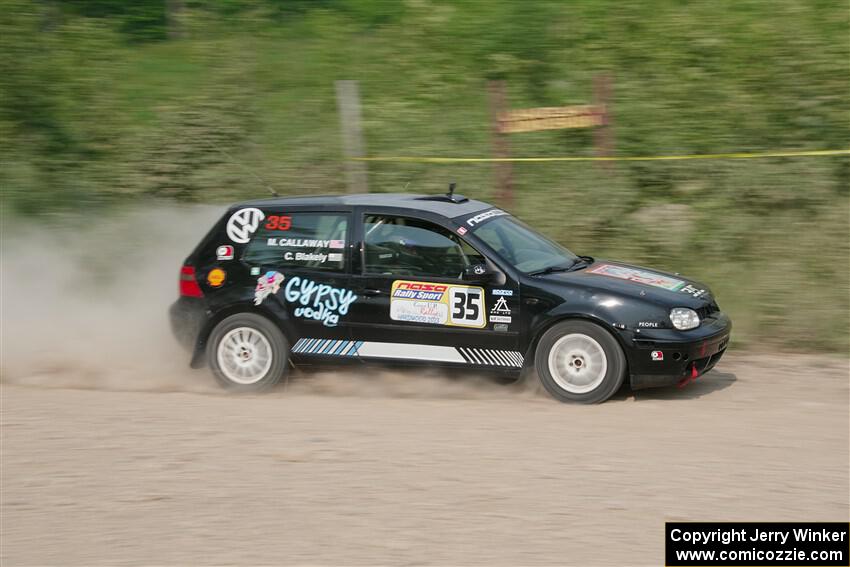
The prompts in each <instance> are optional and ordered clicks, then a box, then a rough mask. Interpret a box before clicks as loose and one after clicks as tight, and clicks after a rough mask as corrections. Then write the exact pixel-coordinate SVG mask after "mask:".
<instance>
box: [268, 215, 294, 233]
mask: <svg viewBox="0 0 850 567" xmlns="http://www.w3.org/2000/svg"><path fill="white" fill-rule="evenodd" d="M291 226H292V217H288V216H285V215H270V216H269V222H267V223H266V230H289V228H290V227H291Z"/></svg>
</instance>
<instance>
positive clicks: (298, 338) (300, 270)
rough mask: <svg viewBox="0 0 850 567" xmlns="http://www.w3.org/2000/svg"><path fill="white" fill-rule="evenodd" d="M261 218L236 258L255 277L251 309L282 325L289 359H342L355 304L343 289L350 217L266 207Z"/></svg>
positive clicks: (353, 294) (349, 247) (348, 256)
mask: <svg viewBox="0 0 850 567" xmlns="http://www.w3.org/2000/svg"><path fill="white" fill-rule="evenodd" d="M263 213H264V218H263V220H262V222H261V224H260V226H259V227H258V229H257V231H256V233H255V235H254V237H253V238H252V240H251V242H250V243H249V244H248V246H247V247H246V250H245V252H244V254H243V257H242V261H243V262H244V263H245V264H247V265H248V266H249V268H250V270H251V275H252V277H254V278H256V288H255V292H254V305H255V306H256V307H257V308H258V309H262V310H265V311H270V312H271V313H273V314H275V315H276V316H277V317H278V318H279V319H282V320H284V325H285V327H286V328H287V329H288V330H289V333H288V334H289V335H290V337H289V338H290V341H291V342H292V345H291V349H292V353H293V354H294V355H298V354H301V353H307V352H309V353H311V354H315V355H319V356H344V355H345V354H346V353H347V350H346V349H347V348H349V347H350V346H351V341H349V340H348V339H349V330H348V326H347V324H348V315H349V312H350V308H351V305H352V304H353V303H354V302H355V301H357V293H356V292H354V291H353V290H352V289H351V288H350V286H349V274H350V272H349V270H350V263H351V251H352V250H353V249H354V248H353V246H352V245H351V237H350V231H351V218H350V216H351V215H350V212H349V211H344V210H336V211H335V210H328V211H325V210H322V211H310V210H291V209H286V208H281V207H269V208H264V209H263ZM308 347H309V348H308Z"/></svg>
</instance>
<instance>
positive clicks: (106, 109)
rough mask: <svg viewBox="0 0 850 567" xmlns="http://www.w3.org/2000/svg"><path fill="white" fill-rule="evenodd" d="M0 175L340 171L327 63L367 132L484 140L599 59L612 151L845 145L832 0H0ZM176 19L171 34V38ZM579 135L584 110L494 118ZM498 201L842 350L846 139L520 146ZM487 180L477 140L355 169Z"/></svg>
mask: <svg viewBox="0 0 850 567" xmlns="http://www.w3.org/2000/svg"><path fill="white" fill-rule="evenodd" d="M0 11H2V13H3V15H4V16H3V18H2V19H0V151H2V155H3V166H2V169H0V189H2V199H3V206H4V209H6V210H12V211H24V212H28V213H46V212H51V211H54V210H56V209H57V208H60V209H61V208H67V207H75V206H80V205H87V206H91V205H106V204H109V203H113V202H118V201H126V200H128V199H133V198H136V197H139V196H149V195H155V196H159V197H168V198H172V199H177V200H181V201H192V202H207V201H232V200H237V199H241V198H246V197H255V196H261V195H264V194H265V188H264V187H262V184H261V183H259V182H257V180H256V179H255V178H254V177H253V176H252V175H251V174H250V173H248V171H252V172H255V173H256V174H258V175H259V176H260V177H262V178H263V179H264V180H266V181H268V182H269V183H270V184H272V185H273V186H274V187H275V188H276V189H277V190H278V191H280V192H281V193H284V194H302V193H330V192H339V191H344V189H345V188H344V185H343V175H342V156H341V149H340V133H339V125H338V117H337V114H336V105H335V100H334V88H333V82H334V81H335V80H338V79H357V80H359V81H360V88H361V96H362V99H363V123H364V128H365V137H366V145H367V148H368V151H369V153H370V154H372V155H400V154H401V155H437V156H465V157H469V156H473V157H474V156H483V157H486V156H490V155H491V152H492V147H491V136H490V116H489V112H488V100H487V95H486V81H487V80H489V79H494V78H498V79H503V80H505V81H506V83H507V85H508V98H509V100H510V104H511V106H512V107H515V108H520V107H530V106H541V105H562V104H576V103H586V102H589V101H590V99H591V93H592V82H593V77H594V75H596V74H597V73H600V72H607V73H610V74H611V75H612V76H613V77H614V92H613V96H614V100H613V104H612V108H613V112H614V136H615V140H616V141H615V146H616V151H617V153H618V154H620V155H652V154H685V153H724V152H736V151H763V150H779V149H825V148H842V147H847V141H848V140H850V135H848V134H850V118H848V117H850V97H848V94H850V93H848V89H849V88H850V68H848V65H847V62H848V61H850V46H848V43H847V34H848V31H850V11H848V10H847V6H846V3H843V2H837V1H823V2H810V3H801V2H798V1H796V0H777V1H776V2H761V1H755V0H746V1H741V2H736V3H730V4H728V5H725V6H723V7H722V8H718V5H717V3H716V2H709V1H708V0H693V1H689V2H670V1H666V0H663V1H662V0H650V1H646V2H626V3H623V2H598V1H595V0H579V1H576V2H570V3H564V2H560V1H556V0H533V1H532V0H529V1H526V2H508V1H500V2H492V1H485V0H456V1H453V2H448V1H436V0H406V1H403V2H402V1H384V0H370V1H362V0H218V1H216V2H201V1H200V0H182V1H174V0H170V1H166V0H159V1H154V0H142V1H140V2H111V1H108V0H69V1H68V2H59V1H50V0H44V1H43V2H30V1H24V0H0ZM169 37H179V39H168V38H169ZM510 143H511V147H512V152H513V153H514V155H523V156H556V155H589V154H590V152H591V148H592V133H591V132H590V131H579V130H570V131H550V132H538V133H524V134H516V135H512V136H511V139H510ZM513 179H514V184H515V188H516V194H517V199H516V203H515V205H514V207H513V209H514V212H516V213H517V214H519V215H520V216H521V217H523V218H525V219H527V220H529V221H530V222H532V224H534V225H535V226H538V227H540V228H541V229H542V230H544V231H545V232H547V233H549V234H550V235H552V236H553V237H555V238H557V239H558V240H560V241H561V242H563V243H565V244H566V245H567V246H569V247H570V248H572V249H574V250H576V251H578V252H582V253H587V254H591V255H594V256H603V257H611V258H622V259H624V260H630V261H634V262H638V263H646V264H649V265H654V266H657V267H659V268H667V269H671V270H676V271H682V272H685V273H688V274H689V275H692V276H694V277H697V278H699V279H702V280H704V281H706V282H708V283H710V284H711V285H712V287H713V288H715V290H716V291H717V293H718V296H719V300H720V303H721V305H722V306H723V307H724V309H726V310H728V311H730V312H731V313H732V315H733V317H734V318H735V321H736V338H737V340H739V341H745V342H748V343H750V344H757V343H762V342H774V343H777V344H780V345H783V346H786V347H791V348H800V349H809V348H822V349H824V348H825V349H830V350H838V351H843V352H846V351H847V347H848V312H850V289H849V287H850V284H848V278H850V265H848V260H849V259H850V234H848V230H849V229H848V221H850V159H848V158H846V157H839V158H803V159H769V160H758V161H756V160H752V161H740V162H730V161H712V162H703V161H693V162H624V163H617V164H614V165H611V166H610V167H601V166H597V165H593V164H587V163H547V164H520V165H516V166H515V167H514V175H513ZM450 180H456V181H457V182H458V184H459V190H460V191H461V192H463V193H465V194H468V195H470V196H473V197H478V198H484V199H492V198H494V191H493V188H492V183H493V180H494V175H493V168H492V167H491V166H490V165H487V164H460V165H427V164H395V163H374V164H370V165H369V181H370V187H371V189H372V190H373V191H398V190H402V189H403V188H404V187H409V189H408V190H410V191H417V192H434V191H440V190H443V189H444V187H445V185H446V183H447V182H448V181H450Z"/></svg>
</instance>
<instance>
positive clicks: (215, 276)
mask: <svg viewBox="0 0 850 567" xmlns="http://www.w3.org/2000/svg"><path fill="white" fill-rule="evenodd" d="M226 278H227V273H226V272H225V271H224V270H222V269H221V268H213V269H212V270H210V273H208V274H207V283H208V284H210V287H221V286H222V284H224V280H225V279H226Z"/></svg>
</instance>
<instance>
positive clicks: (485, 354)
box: [478, 348, 496, 366]
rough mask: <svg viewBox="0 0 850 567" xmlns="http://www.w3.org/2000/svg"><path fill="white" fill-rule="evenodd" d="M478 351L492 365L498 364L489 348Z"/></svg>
mask: <svg viewBox="0 0 850 567" xmlns="http://www.w3.org/2000/svg"><path fill="white" fill-rule="evenodd" d="M478 352H480V353H481V356H483V357H484V359H485V360H486V361H487V364H489V365H490V366H496V359H495V358H494V357H493V353H492V352H490V351H489V350H487V349H486V348H482V349H479V350H478Z"/></svg>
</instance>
